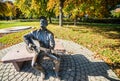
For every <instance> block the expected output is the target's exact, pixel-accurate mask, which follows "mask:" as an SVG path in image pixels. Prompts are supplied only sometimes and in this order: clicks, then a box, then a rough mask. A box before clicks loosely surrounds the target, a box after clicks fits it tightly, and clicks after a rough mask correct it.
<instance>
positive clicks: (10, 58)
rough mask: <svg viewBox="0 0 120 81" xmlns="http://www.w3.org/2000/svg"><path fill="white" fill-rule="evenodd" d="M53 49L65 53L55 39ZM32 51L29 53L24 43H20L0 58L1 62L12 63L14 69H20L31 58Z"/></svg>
mask: <svg viewBox="0 0 120 81" xmlns="http://www.w3.org/2000/svg"><path fill="white" fill-rule="evenodd" d="M55 43H56V45H55V49H54V50H57V51H59V52H61V53H65V49H64V47H63V45H62V44H61V43H60V42H59V41H58V40H55ZM33 55H34V53H29V52H28V51H27V50H26V46H25V44H23V45H21V47H18V48H13V49H12V50H10V51H9V52H8V53H7V54H6V55H5V56H4V57H3V58H2V59H1V62H3V63H13V65H14V67H15V69H16V71H20V69H21V67H22V65H23V62H24V61H30V60H32V57H33Z"/></svg>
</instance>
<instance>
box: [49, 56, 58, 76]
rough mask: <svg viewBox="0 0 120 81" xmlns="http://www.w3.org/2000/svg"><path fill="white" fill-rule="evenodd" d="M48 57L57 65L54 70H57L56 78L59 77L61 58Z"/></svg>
mask: <svg viewBox="0 0 120 81" xmlns="http://www.w3.org/2000/svg"><path fill="white" fill-rule="evenodd" d="M47 56H48V57H50V58H51V59H52V60H53V62H54V64H55V67H54V68H53V69H54V70H55V74H56V77H58V72H59V67H60V58H59V57H57V56H56V55H53V54H48V55H47Z"/></svg>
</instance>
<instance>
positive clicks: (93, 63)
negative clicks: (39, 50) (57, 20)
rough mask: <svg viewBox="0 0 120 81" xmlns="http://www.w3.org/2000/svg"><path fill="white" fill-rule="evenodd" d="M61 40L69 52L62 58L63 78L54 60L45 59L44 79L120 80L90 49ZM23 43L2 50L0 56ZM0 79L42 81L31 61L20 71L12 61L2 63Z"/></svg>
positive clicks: (61, 80) (0, 65)
mask: <svg viewBox="0 0 120 81" xmlns="http://www.w3.org/2000/svg"><path fill="white" fill-rule="evenodd" d="M60 41H61V42H62V44H63V45H64V47H65V48H66V50H67V52H68V53H67V54H65V55H63V56H62V59H61V65H60V73H59V74H60V78H61V79H56V78H55V77H54V71H53V70H52V67H53V65H54V64H53V63H52V61H49V60H45V61H44V62H43V65H44V67H45V69H46V70H47V75H46V76H47V77H46V80H44V81H120V80H118V78H117V76H116V75H115V73H114V72H113V71H112V70H111V69H110V68H109V67H108V65H107V64H105V63H104V62H103V61H102V60H97V59H94V58H93V53H92V52H91V51H90V50H88V49H87V48H85V47H82V46H80V45H78V44H76V43H74V42H71V41H65V40H60ZM22 44H23V43H20V44H17V45H14V46H12V47H10V48H6V49H3V50H1V51H0V55H1V56H0V57H3V56H4V54H5V53H6V52H8V51H10V50H11V49H14V48H16V47H19V46H22ZM0 81H41V76H40V73H38V72H37V71H36V70H34V69H32V68H31V66H30V62H26V63H25V64H24V66H23V68H22V70H21V71H20V72H16V71H15V69H14V67H13V65H12V64H11V63H8V64H2V63H0Z"/></svg>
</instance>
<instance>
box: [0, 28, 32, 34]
mask: <svg viewBox="0 0 120 81" xmlns="http://www.w3.org/2000/svg"><path fill="white" fill-rule="evenodd" d="M30 28H32V27H31V26H16V27H11V28H4V29H0V34H6V33H13V32H18V31H21V30H27V29H30Z"/></svg>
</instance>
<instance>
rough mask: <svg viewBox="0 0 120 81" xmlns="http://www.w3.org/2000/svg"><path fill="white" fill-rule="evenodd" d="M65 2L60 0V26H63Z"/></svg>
mask: <svg viewBox="0 0 120 81" xmlns="http://www.w3.org/2000/svg"><path fill="white" fill-rule="evenodd" d="M62 9H63V2H62V1H60V14H59V26H63V12H62Z"/></svg>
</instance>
